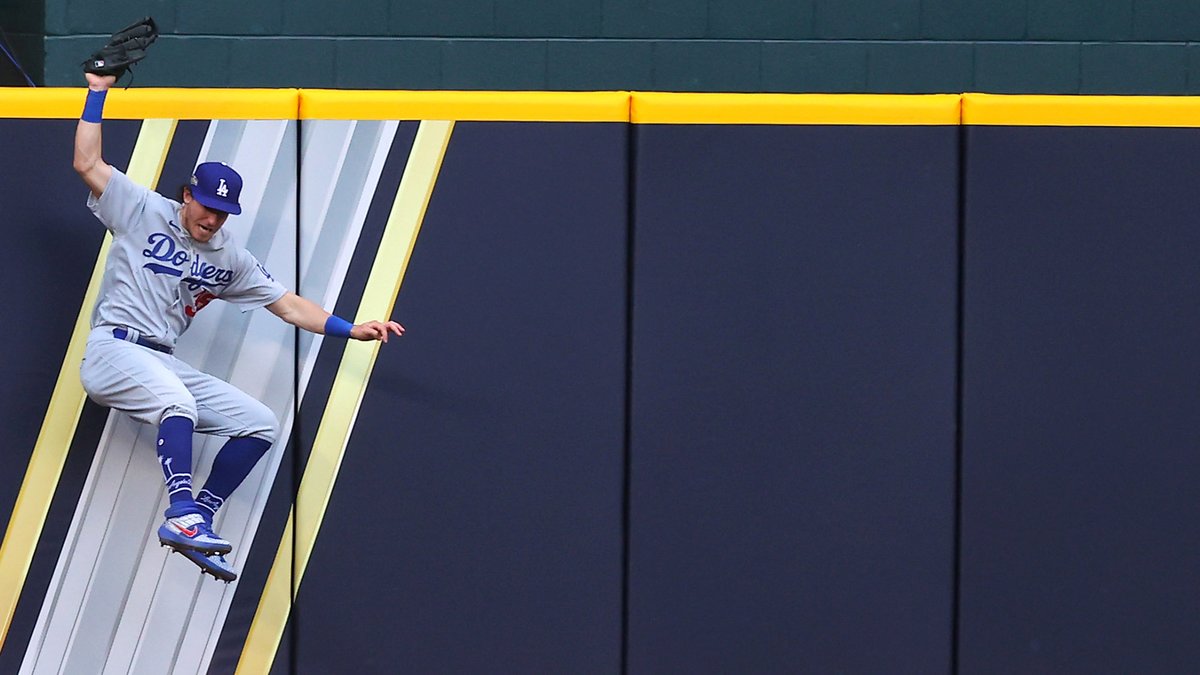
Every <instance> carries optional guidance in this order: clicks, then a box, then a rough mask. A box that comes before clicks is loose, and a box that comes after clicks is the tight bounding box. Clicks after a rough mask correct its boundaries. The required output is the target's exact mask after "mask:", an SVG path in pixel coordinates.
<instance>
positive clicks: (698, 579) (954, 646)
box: [0, 89, 1200, 673]
mask: <svg viewBox="0 0 1200 675" xmlns="http://www.w3.org/2000/svg"><path fill="white" fill-rule="evenodd" d="M81 99H82V96H81V92H80V91H78V90H54V89H50V90H40V91H25V90H20V91H18V90H2V89H0V156H2V157H4V158H5V159H7V160H9V161H6V162H4V163H3V168H0V213H3V214H4V217H5V219H6V220H7V221H8V223H9V232H10V242H12V243H11V244H10V245H9V246H7V247H5V249H4V251H5V252H4V256H5V258H4V260H3V265H2V267H3V269H4V270H5V275H6V276H5V281H6V282H7V283H6V287H7V288H8V289H9V297H10V300H9V301H8V302H10V303H11V304H10V305H6V306H11V307H12V308H13V310H15V311H12V314H13V315H14V316H22V317H25V319H24V321H25V322H26V323H27V326H28V327H27V328H25V329H22V330H13V331H8V332H7V333H6V336H5V338H4V340H5V347H6V350H5V352H6V354H7V356H6V357H5V369H6V372H9V373H11V375H12V376H13V378H15V379H16V381H17V384H16V386H14V387H10V388H8V389H6V393H5V394H4V396H5V399H4V405H3V406H2V407H0V416H3V420H4V422H5V427H4V428H5V429H7V430H8V432H7V436H8V445H9V454H10V460H9V462H8V466H10V467H11V470H10V471H5V472H3V474H2V475H0V513H3V514H4V521H5V522H6V523H7V533H6V535H5V540H4V547H3V549H2V550H0V592H2V594H0V610H2V613H0V618H2V619H4V620H5V623H4V625H5V632H4V634H3V639H4V642H3V647H2V649H0V671H3V672H30V673H38V672H51V671H53V672H58V671H59V669H60V668H66V669H67V670H68V672H69V671H70V669H71V668H72V664H95V663H104V664H105V668H108V669H113V670H117V669H119V670H123V671H127V672H146V673H151V672H166V671H168V670H170V671H171V672H212V673H227V672H235V671H236V672H240V673H259V672H280V673H282V672H300V673H306V672H312V673H318V672H333V671H338V670H344V669H347V668H350V669H352V670H354V671H355V672H372V673H374V672H378V673H390V672H397V671H402V672H431V673H432V672H492V671H495V670H501V671H505V672H508V671H512V672H560V671H570V672H607V673H612V672H622V671H628V672H635V673H654V672H797V671H799V672H810V671H818V672H825V671H843V672H877V671H881V670H883V671H897V670H899V671H905V672H908V671H911V672H945V671H952V670H956V669H961V670H963V671H964V672H993V671H994V672H1012V671H1029V670H1034V671H1050V670H1053V671H1063V670H1067V671H1072V670H1079V671H1081V672H1082V671H1095V670H1105V669H1108V668H1110V667H1112V666H1113V664H1120V667H1121V668H1124V669H1131V670H1132V669H1137V670H1142V669H1148V670H1154V671H1155V672H1183V671H1184V670H1186V666H1187V664H1190V663H1194V662H1195V661H1196V660H1197V659H1198V658H1200V651H1197V647H1196V645H1195V642H1194V641H1193V640H1190V639H1189V638H1190V636H1191V635H1194V634H1195V633H1196V631H1197V629H1200V619H1198V617H1197V615H1196V614H1195V612H1194V611H1193V610H1194V607H1195V606H1196V601H1197V600H1198V599H1200V598H1197V593H1196V591H1195V589H1196V588H1197V583H1196V582H1197V572H1196V570H1197V569H1200V566H1198V565H1197V563H1200V560H1197V553H1196V551H1195V547H1194V546H1192V545H1191V543H1190V542H1194V541H1196V540H1197V535H1198V534H1200V532H1197V525H1196V523H1197V522H1200V518H1197V516H1200V508H1198V507H1197V506H1196V504H1195V503H1194V500H1192V499H1188V497H1187V495H1189V494H1190V492H1189V490H1188V488H1189V487H1190V485H1191V484H1192V483H1193V482H1194V481H1193V480H1191V479H1192V478H1194V477H1195V476H1196V474H1197V472H1198V469H1200V459H1198V458H1197V453H1196V452H1195V450H1196V446H1197V443H1196V441H1197V440H1198V439H1197V438H1196V434H1195V432H1194V431H1193V427H1194V424H1192V423H1190V422H1189V420H1193V419H1196V418H1197V416H1198V415H1200V399H1198V398H1197V397H1196V395H1195V394H1194V392H1193V390H1194V382H1195V381H1196V377H1195V376H1196V374H1197V372H1196V371H1197V370H1198V369H1200V360H1197V359H1196V358H1194V357H1192V356H1190V355H1189V350H1187V349H1186V346H1187V345H1189V344H1190V343H1191V341H1193V338H1194V336H1195V335H1196V334H1197V329H1198V328H1200V325H1197V324H1200V319H1198V318H1197V314H1196V312H1195V311H1193V310H1191V309H1189V308H1190V307H1192V306H1194V305H1195V304H1196V303H1195V301H1196V299H1197V294H1198V289H1200V284H1198V283H1197V282H1198V281H1200V279H1197V274H1196V269H1197V268H1196V265H1195V262H1194V261H1195V260H1196V259H1197V255H1198V254H1200V236H1198V235H1197V234H1196V233H1195V232H1196V231H1195V228H1194V227H1192V226H1191V222H1190V208H1189V207H1190V202H1191V199H1190V190H1188V189H1187V188H1188V186H1189V185H1190V179H1191V176H1192V175H1193V174H1195V173H1196V171H1195V169H1196V168H1197V165H1198V164H1200V130H1197V129H1196V128H1194V127H1196V126H1200V101H1197V100H1193V99H1154V98H1099V97H1097V98H1055V97H999V96H986V95H972V94H968V95H962V96H959V95H944V96H768V95H758V96H755V95H698V94H692V95H688V94H655V93H633V94H630V93H627V92H605V93H594V94H561V93H559V94H554V93H543V92H520V93H464V92H339V91H320V90H223V91H217V90H211V91H209V90H153V89H142V90H117V91H113V92H112V93H111V94H110V97H109V104H108V108H107V110H106V113H107V116H108V117H109V118H110V119H111V121H109V122H106V124H105V139H104V140H105V157H106V159H107V160H108V161H110V162H111V163H113V164H114V165H116V166H118V167H119V168H122V169H123V170H128V171H129V173H130V175H131V176H135V175H136V176H137V177H139V179H140V180H142V181H143V182H144V183H146V184H151V185H157V186H159V189H160V191H162V192H164V194H168V195H173V194H174V191H175V189H176V188H177V187H178V185H179V184H180V183H182V182H183V180H185V179H186V177H187V175H188V174H189V172H190V169H191V167H192V166H193V165H194V164H195V163H196V162H197V161H203V160H207V159H211V160H223V161H229V162H230V163H231V164H233V165H235V166H237V167H238V168H239V169H240V170H241V171H242V172H243V174H244V175H245V177H246V185H247V190H246V192H245V197H244V198H245V199H246V200H247V202H248V206H249V208H248V209H247V211H248V212H247V213H246V214H245V215H243V216H241V217H237V218H233V219H231V220H230V222H229V224H228V225H227V227H229V229H230V230H232V231H233V232H234V233H235V235H236V236H237V237H238V238H239V240H240V241H242V243H244V244H245V245H246V246H247V247H248V248H250V250H251V251H252V252H254V253H255V254H256V255H257V256H259V257H260V258H261V259H263V260H264V262H266V263H267V265H268V267H270V268H271V270H272V273H273V274H274V275H275V276H276V277H277V278H280V279H281V280H282V281H284V282H285V283H286V284H287V285H288V286H289V287H292V288H296V289H298V290H299V292H301V293H302V294H304V295H306V296H308V297H311V298H313V299H315V300H317V301H319V302H321V303H322V304H324V305H325V306H326V307H328V308H330V309H336V311H337V313H338V314H340V315H342V316H346V317H348V318H349V317H358V318H360V319H361V318H382V317H384V316H391V317H392V318H395V319H396V320H398V321H401V322H402V323H404V324H405V325H406V326H407V327H408V329H409V334H408V335H406V336H405V337H404V338H403V339H401V340H399V341H394V342H393V343H390V344H388V345H386V346H384V347H383V348H382V349H377V348H376V347H375V346H374V345H367V344H363V343H352V344H349V345H348V344H346V343H344V342H341V341H333V340H330V341H325V340H323V339H322V338H320V337H314V336H310V335H307V334H305V335H295V334H294V332H293V331H291V330H286V326H284V324H282V323H280V322H278V321H277V320H276V319H275V318H274V317H272V316H270V315H269V314H267V313H265V312H253V313H249V314H243V313H241V312H240V311H238V309H237V308H235V307H233V306H229V305H225V304H224V303H216V304H215V305H214V307H215V308H216V309H215V310H210V312H206V313H205V314H203V315H201V316H200V317H198V319H197V321H196V324H195V326H194V327H193V329H192V331H190V332H189V333H188V335H187V336H186V337H185V341H183V342H181V353H182V354H183V355H184V358H187V359H188V360H189V361H191V362H193V363H197V364H199V365H202V366H203V367H205V368H207V369H209V370H210V371H211V372H214V373H216V374H219V375H222V376H227V377H230V378H232V379H233V381H234V382H235V384H238V385H239V386H242V387H244V388H246V389H247V390H248V391H252V393H254V394H255V395H256V396H260V397H262V398H264V400H267V401H268V403H269V404H270V405H272V406H273V407H274V408H275V409H276V412H277V414H278V415H279V417H280V419H281V422H282V423H283V426H284V429H285V431H287V432H288V433H287V434H286V438H285V439H284V440H281V441H280V443H279V444H277V446H276V448H274V449H273V451H272V453H271V454H270V455H269V457H268V459H267V460H266V461H264V463H263V465H261V466H260V467H259V469H258V471H257V472H256V474H255V476H253V477H252V479H251V480H250V481H249V482H248V484H247V486H245V487H243V488H242V489H241V490H239V492H238V493H237V494H236V495H235V497H234V498H233V499H231V500H230V502H229V503H228V504H227V507H226V510H225V511H224V512H223V514H222V518H223V519H224V520H222V521H219V522H218V530H219V531H221V532H222V534H224V535H225V536H228V537H230V538H231V539H233V540H234V543H235V546H236V547H237V551H236V553H235V555H236V558H235V565H236V566H237V567H238V569H239V571H240V573H241V578H240V579H239V580H238V581H237V582H236V583H235V584H233V585H230V586H224V585H222V584H219V583H216V582H213V581H212V580H211V579H200V578H199V576H198V573H197V571H196V570H195V568H194V567H192V566H191V565H190V563H187V562H186V561H184V560H182V558H180V557H178V556H171V557H168V556H167V555H166V554H165V553H163V552H162V550H161V549H159V548H158V547H157V546H156V545H155V544H156V542H154V541H153V529H154V527H156V525H157V522H155V518H156V517H157V513H158V512H159V511H160V510H161V508H162V506H163V495H162V491H161V487H160V485H159V482H158V477H157V475H155V466H156V465H155V462H154V460H153V457H154V453H153V447H152V442H151V437H152V435H153V434H152V433H151V434H148V433H147V432H146V429H145V428H143V427H140V426H139V425H137V424H134V423H132V422H130V421H129V420H128V419H127V418H124V417H123V416H121V415H116V414H109V413H108V411H106V410H104V409H101V408H99V407H98V406H95V405H94V404H92V403H90V402H84V399H83V396H82V391H81V390H80V388H79V384H78V380H77V369H78V357H79V353H80V352H81V349H82V342H81V341H80V336H81V335H82V334H83V333H85V330H84V328H82V327H80V326H78V325H76V324H77V323H78V322H77V321H76V317H77V316H79V315H81V313H82V314H84V315H86V311H83V310H84V306H85V305H86V304H87V302H88V299H87V290H88V288H89V283H90V279H91V277H92V275H93V268H94V267H95V266H96V264H97V260H98V255H103V252H102V251H103V249H102V238H101V235H102V234H103V229H102V228H101V227H100V226H99V224H98V223H97V222H96V221H94V219H92V217H91V216H90V215H89V214H88V212H87V210H86V207H85V206H84V197H85V196H86V188H85V187H83V185H82V183H80V182H78V178H77V177H76V176H74V173H73V171H72V170H71V167H70V156H71V141H72V138H73V127H74V122H73V121H72V120H73V118H74V117H75V116H76V115H77V114H78V110H79V109H80V107H81ZM143 118H145V119H146V121H145V122H144V123H142V122H139V120H141V119H143ZM72 195H74V196H72ZM31 254H32V255H31ZM218 315H219V316H218ZM206 317H207V318H206ZM73 331H74V332H73ZM72 359H74V360H72ZM197 447H198V448H199V453H200V454H199V457H200V459H199V460H198V471H197V473H199V474H203V473H204V472H205V471H206V458H208V457H209V454H210V452H211V450H212V449H213V448H209V446H208V445H207V444H202V443H198V444H197ZM207 461H211V459H210V458H208V459H207ZM147 467H148V468H147ZM179 645H183V647H182V648H177V646H179Z"/></svg>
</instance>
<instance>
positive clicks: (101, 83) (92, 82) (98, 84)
mask: <svg viewBox="0 0 1200 675" xmlns="http://www.w3.org/2000/svg"><path fill="white" fill-rule="evenodd" d="M83 76H84V77H86V78H87V83H88V89H91V90H92V91H108V88H109V87H111V86H113V85H114V84H116V83H117V78H116V76H115V75H96V74H93V73H84V74H83Z"/></svg>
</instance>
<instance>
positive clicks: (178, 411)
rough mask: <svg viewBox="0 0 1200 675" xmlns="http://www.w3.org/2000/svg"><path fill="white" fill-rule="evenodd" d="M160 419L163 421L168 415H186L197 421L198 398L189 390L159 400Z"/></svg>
mask: <svg viewBox="0 0 1200 675" xmlns="http://www.w3.org/2000/svg"><path fill="white" fill-rule="evenodd" d="M157 417H158V421H159V422H160V423H161V422H162V421H163V420H165V419H167V418H168V417H186V418H188V419H189V420H191V421H192V423H193V424H195V423H196V419H197V418H196V399H195V398H193V397H192V395H191V394H188V393H187V392H183V393H179V394H176V395H175V396H173V397H171V398H170V399H168V400H161V401H160V402H159V410H158V415H157Z"/></svg>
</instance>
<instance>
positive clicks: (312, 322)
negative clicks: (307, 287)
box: [267, 291, 404, 342]
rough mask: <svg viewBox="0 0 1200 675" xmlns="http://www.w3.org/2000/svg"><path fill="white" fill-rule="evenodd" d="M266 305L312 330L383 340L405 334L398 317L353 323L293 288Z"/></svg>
mask: <svg viewBox="0 0 1200 675" xmlns="http://www.w3.org/2000/svg"><path fill="white" fill-rule="evenodd" d="M267 309H269V310H270V311H271V313H272V314H274V315H275V316H277V317H279V318H281V319H283V320H284V321H286V322H288V323H290V324H292V325H293V326H295V327H297V328H303V329H304V330H306V331H309V332H310V333H319V334H322V335H332V336H335V337H344V338H353V339H355V340H364V341H370V340H380V341H382V342H387V341H388V334H389V333H393V334H395V335H404V326H401V325H400V324H398V323H396V322H395V321H364V322H362V323H360V324H352V323H350V322H349V321H346V320H345V319H342V318H339V317H337V316H334V315H333V314H330V313H329V312H326V311H325V310H324V309H322V308H321V306H320V305H318V304H317V303H315V302H313V301H312V300H309V299H307V298H304V297H302V296H299V295H296V294H295V293H292V292H291V291H288V292H287V294H285V295H284V296H283V297H282V298H280V299H278V300H276V301H275V302H272V303H271V304H269V305H267Z"/></svg>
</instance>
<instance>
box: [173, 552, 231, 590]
mask: <svg viewBox="0 0 1200 675" xmlns="http://www.w3.org/2000/svg"><path fill="white" fill-rule="evenodd" d="M179 553H180V554H182V555H183V557H185V558H187V559H188V560H191V561H192V562H194V563H196V566H197V567H199V568H200V573H201V574H209V575H212V578H214V579H217V580H220V581H224V582H225V583H229V582H231V581H234V580H236V579H237V572H234V571H233V565H231V564H229V561H227V560H225V556H223V555H221V554H220V553H213V554H204V553H201V552H200V551H193V550H192V549H180V550H179Z"/></svg>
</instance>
